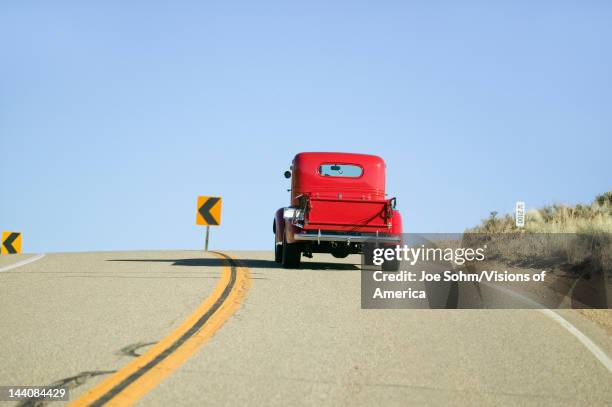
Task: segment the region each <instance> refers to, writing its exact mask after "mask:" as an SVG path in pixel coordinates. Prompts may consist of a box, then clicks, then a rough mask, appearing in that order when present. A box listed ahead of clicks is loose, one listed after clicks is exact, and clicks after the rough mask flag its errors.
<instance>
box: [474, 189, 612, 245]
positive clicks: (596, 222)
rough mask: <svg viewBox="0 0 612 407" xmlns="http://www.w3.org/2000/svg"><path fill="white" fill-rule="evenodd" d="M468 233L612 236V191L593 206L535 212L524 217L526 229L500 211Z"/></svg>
mask: <svg viewBox="0 0 612 407" xmlns="http://www.w3.org/2000/svg"><path fill="white" fill-rule="evenodd" d="M466 232H468V233H508V232H532V233H580V234H589V235H593V234H599V233H612V191H610V192H606V193H604V194H601V195H599V196H598V197H597V198H595V200H594V201H593V202H592V203H591V204H590V205H581V204H578V205H576V206H573V207H572V206H567V205H550V206H545V207H543V208H540V209H532V210H530V211H528V212H527V215H526V217H525V227H524V228H517V227H516V225H515V222H514V218H513V217H512V215H509V214H507V215H505V216H503V217H501V218H498V217H497V212H491V215H490V216H489V217H488V218H487V219H484V220H483V221H482V223H481V224H480V225H478V226H476V227H475V228H471V229H468V230H466Z"/></svg>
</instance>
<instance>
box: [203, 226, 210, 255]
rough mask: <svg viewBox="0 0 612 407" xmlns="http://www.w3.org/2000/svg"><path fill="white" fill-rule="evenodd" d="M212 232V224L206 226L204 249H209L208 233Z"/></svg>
mask: <svg viewBox="0 0 612 407" xmlns="http://www.w3.org/2000/svg"><path fill="white" fill-rule="evenodd" d="M209 233H210V226H206V241H205V243H204V251H206V252H207V251H208V234H209Z"/></svg>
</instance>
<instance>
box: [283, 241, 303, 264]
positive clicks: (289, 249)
mask: <svg viewBox="0 0 612 407" xmlns="http://www.w3.org/2000/svg"><path fill="white" fill-rule="evenodd" d="M282 251H283V253H282V263H283V268H286V269H296V268H299V267H300V260H301V259H302V251H301V250H300V245H299V244H297V243H287V242H286V241H285V237H284V236H283V247H282Z"/></svg>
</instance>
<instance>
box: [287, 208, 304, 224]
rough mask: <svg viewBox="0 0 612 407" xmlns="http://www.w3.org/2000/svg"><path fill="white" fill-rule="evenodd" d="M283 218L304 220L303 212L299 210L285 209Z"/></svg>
mask: <svg viewBox="0 0 612 407" xmlns="http://www.w3.org/2000/svg"><path fill="white" fill-rule="evenodd" d="M283 218H285V219H286V220H291V221H294V220H304V210H303V209H300V208H285V209H284V210H283Z"/></svg>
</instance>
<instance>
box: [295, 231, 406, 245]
mask: <svg viewBox="0 0 612 407" xmlns="http://www.w3.org/2000/svg"><path fill="white" fill-rule="evenodd" d="M293 238H294V239H295V240H296V241H307V242H344V243H347V244H350V243H363V242H372V243H376V242H383V243H400V241H401V236H399V235H397V236H394V235H380V234H375V233H364V234H354V235H353V234H338V233H329V232H325V231H321V230H319V231H317V232H315V233H295V234H294V235H293Z"/></svg>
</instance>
